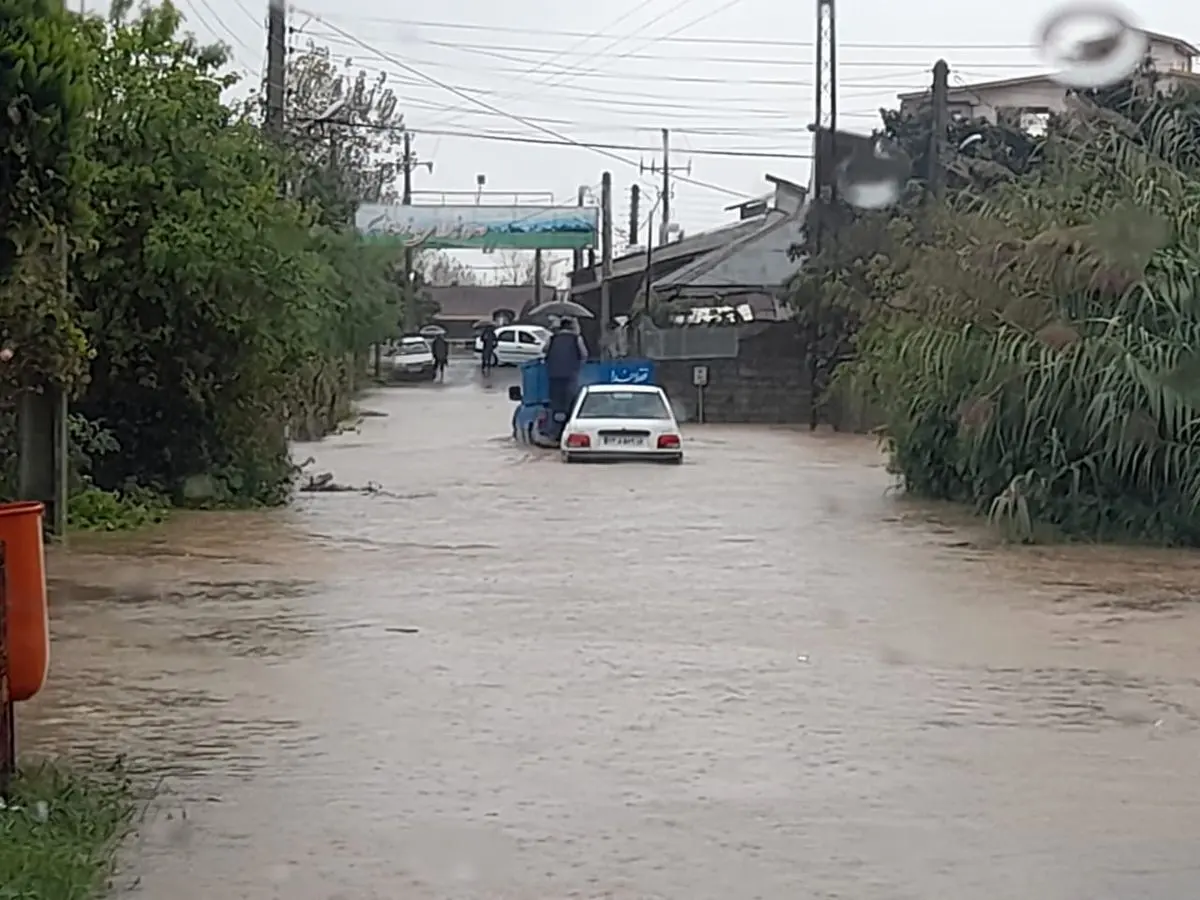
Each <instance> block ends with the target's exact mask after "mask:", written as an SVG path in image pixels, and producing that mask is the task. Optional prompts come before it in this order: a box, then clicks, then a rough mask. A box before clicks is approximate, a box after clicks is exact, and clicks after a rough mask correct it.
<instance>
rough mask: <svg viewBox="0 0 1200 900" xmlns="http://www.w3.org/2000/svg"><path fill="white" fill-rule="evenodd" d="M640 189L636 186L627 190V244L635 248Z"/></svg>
mask: <svg viewBox="0 0 1200 900" xmlns="http://www.w3.org/2000/svg"><path fill="white" fill-rule="evenodd" d="M641 195H642V189H641V188H640V187H638V186H637V185H636V184H635V185H634V186H633V187H631V188H630V189H629V243H630V245H631V246H637V242H638V202H639V200H640V199H641Z"/></svg>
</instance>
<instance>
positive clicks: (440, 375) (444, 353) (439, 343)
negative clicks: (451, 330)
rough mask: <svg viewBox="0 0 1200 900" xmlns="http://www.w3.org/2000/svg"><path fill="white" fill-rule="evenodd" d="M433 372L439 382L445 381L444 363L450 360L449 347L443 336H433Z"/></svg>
mask: <svg viewBox="0 0 1200 900" xmlns="http://www.w3.org/2000/svg"><path fill="white" fill-rule="evenodd" d="M431 349H432V350H433V371H434V373H435V374H436V376H437V379H438V380H439V381H445V380H446V362H447V360H449V359H450V345H449V344H448V343H447V342H446V336H445V335H444V334H438V335H434V338H433V347H432V348H431Z"/></svg>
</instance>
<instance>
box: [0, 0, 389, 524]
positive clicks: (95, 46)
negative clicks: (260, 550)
mask: <svg viewBox="0 0 1200 900" xmlns="http://www.w3.org/2000/svg"><path fill="white" fill-rule="evenodd" d="M34 5H35V4H33V3H31V2H30V3H27V4H25V6H27V7H28V9H27V10H24V11H25V12H26V13H29V14H32V11H33V7H34ZM16 6H20V4H17V3H16V2H15V0H0V10H4V9H8V8H9V7H16ZM39 9H40V7H39ZM47 9H50V7H49V6H47ZM54 9H59V7H57V6H56V7H54ZM127 11H128V5H127V4H121V5H118V6H117V7H115V8H114V11H113V16H112V19H111V21H109V22H104V21H101V20H99V19H96V18H90V19H86V20H84V19H79V18H78V17H64V16H62V15H60V14H58V13H55V14H54V15H50V14H49V13H47V15H48V16H49V18H48V19H47V22H48V24H38V23H33V24H29V23H27V22H25V19H18V20H17V25H12V24H11V23H10V25H9V26H8V33H10V34H13V35H15V39H17V41H18V45H19V49H20V50H21V52H20V53H18V55H19V56H20V55H22V54H23V55H24V56H29V55H30V54H31V53H34V52H35V51H39V50H40V49H44V46H43V45H44V43H45V41H46V40H48V39H49V38H48V37H47V35H49V34H50V32H49V31H47V30H46V29H48V28H51V27H52V26H53V27H59V28H60V29H61V30H62V33H63V35H64V39H63V43H62V46H63V47H64V48H65V49H64V53H65V52H67V51H69V52H70V53H71V54H73V55H72V56H70V59H72V60H79V61H80V63H79V65H78V66H77V67H76V68H75V69H71V68H70V67H68V66H66V64H65V63H63V64H62V66H61V67H60V68H62V69H63V71H64V72H68V73H69V74H70V75H71V77H72V78H74V79H75V81H69V80H64V79H65V76H64V78H60V79H58V81H54V82H53V84H52V85H51V87H53V88H54V90H50V89H49V88H48V89H46V90H44V91H43V92H42V94H41V95H38V96H39V97H42V98H43V102H44V105H45V106H46V107H47V108H48V109H59V108H61V110H64V111H65V112H61V113H59V117H60V118H62V117H63V116H68V114H69V116H68V118H69V121H71V122H73V121H74V118H71V117H78V115H79V112H80V111H81V110H82V111H84V112H85V113H86V116H85V117H86V119H87V121H88V123H89V128H88V129H86V131H85V132H84V137H85V138H86V143H85V144H84V145H83V146H82V147H80V146H78V141H76V142H75V143H72V144H69V147H68V149H67V150H62V149H61V148H60V149H59V150H58V152H59V156H61V160H59V157H53V156H49V155H48V156H47V159H48V160H49V161H50V162H56V161H58V162H60V163H61V164H60V165H59V170H61V172H60V173H59V174H57V175H56V180H55V181H54V182H53V184H54V185H59V184H66V185H68V186H69V190H64V191H63V192H60V194H61V195H60V194H51V193H50V192H49V190H48V189H43V188H40V187H39V189H38V190H39V191H40V193H37V194H36V196H35V197H34V199H38V198H42V197H45V198H49V199H48V200H47V206H46V210H47V211H45V212H41V213H39V215H40V219H39V221H48V222H60V221H64V218H65V217H66V216H67V215H68V212H69V209H70V203H69V201H70V202H75V201H77V200H80V199H82V201H83V203H84V204H85V210H86V215H85V216H80V217H77V219H76V226H77V231H76V234H75V239H74V241H73V246H72V249H73V253H72V255H71V259H70V268H69V285H70V288H71V292H70V293H67V292H64V291H63V274H64V273H63V256H62V255H61V254H59V253H57V252H55V250H56V249H57V248H55V247H52V246H49V245H48V244H46V242H45V241H43V243H42V244H41V245H38V246H36V247H34V246H32V245H31V247H30V248H28V249H27V251H26V252H23V253H22V254H20V255H19V256H18V257H17V259H16V261H15V267H14V269H13V273H12V274H11V276H10V277H9V278H7V279H0V299H2V298H3V297H4V296H6V295H7V294H12V295H13V296H14V297H20V298H21V301H20V302H22V303H24V308H26V313H27V314H26V315H24V318H22V317H17V319H18V320H19V321H21V322H24V323H26V324H23V325H22V326H21V327H22V328H23V329H24V331H23V332H20V333H18V334H17V335H16V340H15V343H16V347H17V356H18V359H19V360H22V365H23V366H24V371H25V373H26V376H27V377H26V378H25V381H26V382H32V383H36V382H37V381H38V380H40V379H44V378H47V377H59V378H62V379H63V380H70V379H74V380H75V381H76V382H77V385H78V396H77V397H76V398H75V401H74V409H75V410H76V411H77V412H78V413H79V414H80V415H81V416H82V417H83V419H84V420H86V421H88V422H92V423H103V433H104V435H105V440H106V441H107V442H108V444H109V445H107V446H105V447H103V448H97V446H96V445H95V441H94V439H95V438H96V435H91V436H90V438H88V440H90V441H91V449H90V450H89V451H87V454H86V455H87V457H88V458H87V459H86V461H85V460H82V459H76V460H75V463H76V470H77V471H78V472H79V473H80V478H79V480H78V483H77V484H76V488H77V491H78V493H77V496H76V498H75V500H74V501H73V504H72V508H71V511H72V516H73V518H74V520H75V521H76V524H78V525H80V526H81V527H105V528H111V527H124V526H125V524H126V523H138V522H143V521H152V520H155V519H157V518H158V517H159V516H160V515H161V508H160V507H161V504H160V503H159V502H158V501H157V499H156V498H157V497H158V496H160V495H165V496H168V497H170V498H171V499H172V500H174V501H176V502H183V501H185V500H190V499H191V498H190V497H187V496H185V494H186V493H187V492H186V491H185V486H186V485H188V484H195V483H196V480H197V479H198V478H201V477H204V478H210V479H214V480H215V483H216V487H215V488H214V490H213V491H212V492H210V498H209V499H211V497H220V498H221V499H222V502H226V503H232V504H240V503H250V504H259V503H277V502H280V501H282V500H284V499H286V497H287V496H288V485H289V483H290V477H291V475H292V466H291V463H290V460H289V458H288V449H287V441H286V439H285V432H286V426H287V424H288V423H289V420H290V419H291V417H292V415H293V413H294V411H296V410H301V409H303V410H305V411H306V412H312V410H311V409H309V408H310V407H311V406H313V404H314V403H317V400H316V398H315V397H314V396H313V390H312V388H313V383H312V373H313V372H314V371H320V372H322V373H330V372H337V373H339V374H340V377H342V378H343V379H344V383H343V384H342V385H339V388H340V389H341V392H344V391H345V390H348V389H349V387H348V381H349V373H350V367H349V366H347V365H346V361H347V360H349V359H352V358H354V357H355V356H356V355H357V356H363V355H365V353H366V351H367V349H368V347H369V346H370V345H371V344H373V343H374V342H376V341H378V340H381V339H385V338H387V337H390V336H392V335H393V334H394V333H395V331H396V330H397V328H398V322H399V321H400V320H401V318H402V314H403V308H404V303H405V297H404V296H403V293H402V290H401V288H400V284H401V282H402V277H401V273H400V272H398V271H397V266H398V263H399V260H398V258H397V254H396V252H395V251H389V250H388V249H387V248H385V247H380V246H377V245H367V244H366V243H365V242H362V241H360V240H359V239H358V238H357V236H356V235H355V234H353V232H352V231H349V230H347V229H346V227H345V226H344V225H342V224H340V222H339V221H338V220H336V219H333V220H331V219H330V217H329V215H328V203H329V200H328V198H327V197H325V196H320V197H308V198H305V197H301V198H299V199H297V200H294V201H289V200H287V199H283V198H281V196H280V185H281V183H282V182H283V177H282V176H283V173H284V171H288V173H289V180H291V178H292V176H296V179H295V180H296V181H297V182H299V183H307V182H308V181H309V180H311V179H309V178H308V176H307V174H306V172H305V171H304V170H303V168H301V169H300V170H299V171H297V170H296V167H297V166H300V167H303V166H305V165H308V164H309V163H306V162H305V160H304V159H302V158H297V157H296V155H295V154H294V153H287V152H285V150H283V149H281V148H277V147H275V146H273V145H272V144H271V143H270V142H268V141H267V140H266V139H265V136H264V135H263V134H262V133H261V132H260V131H259V130H258V129H257V128H256V127H255V126H254V124H253V123H252V122H250V121H248V120H247V119H246V118H245V117H243V116H239V115H236V114H235V113H234V112H233V111H231V110H230V109H229V108H227V107H226V106H224V105H223V104H222V101H221V93H222V91H223V90H224V89H225V88H226V87H228V86H229V85H230V84H232V82H233V79H232V77H231V76H228V75H226V74H223V64H224V58H223V53H222V52H221V51H220V50H219V49H214V48H206V47H201V46H199V45H197V44H196V43H195V41H193V40H192V39H191V38H190V37H187V36H184V35H182V34H181V33H180V30H179V29H180V18H179V14H178V13H177V12H176V11H175V9H174V8H173V7H171V6H169V5H168V6H162V7H156V8H149V7H148V8H145V9H143V10H142V11H141V13H140V15H139V16H138V17H137V18H135V19H131V20H130V19H126V18H125V14H126V12H127ZM18 25H19V26H21V27H24V28H25V30H24V31H21V30H20V28H19V27H18ZM0 27H4V26H3V20H0ZM21 41H25V42H26V43H29V44H30V45H31V47H32V49H29V48H25V47H24V46H23V45H21V44H20V42H21ZM53 71H54V72H57V71H58V69H54V70H53ZM0 77H3V76H0ZM10 80H11V79H10ZM60 82H62V84H60ZM77 82H78V83H77ZM18 87H20V85H18ZM0 88H2V89H4V90H8V89H9V88H10V84H9V82H0ZM0 99H5V100H6V101H7V95H4V96H0ZM373 102H374V104H375V106H376V107H378V106H380V104H383V105H384V106H386V104H387V102H392V103H393V105H394V100H393V101H387V98H386V97H385V96H382V95H381V97H380V98H378V99H377V101H373ZM2 105H3V104H0V106H2ZM26 105H28V104H26ZM23 108H24V107H22V109H23ZM385 112H386V109H385ZM53 121H58V120H53ZM62 130H63V129H60V131H62ZM48 134H50V136H51V137H53V136H54V134H55V132H48ZM75 134H76V133H75V131H72V132H71V137H72V139H74V138H75ZM48 140H49V138H47V141H48ZM59 143H60V144H62V145H63V146H67V143H66V142H65V138H64V139H62V140H60V142H59ZM55 146H58V145H55ZM47 153H49V151H47ZM5 158H6V160H7V161H8V162H9V170H10V171H15V169H16V163H15V162H14V160H17V161H18V162H19V159H18V157H17V154H16V151H13V153H11V154H10V156H9V157H5ZM83 158H86V162H85V163H81V162H79V160H80V159H83ZM311 164H312V165H314V166H315V165H322V166H323V165H324V164H325V163H324V162H323V161H319V160H316V161H313V162H312V163H311ZM286 167H290V168H286ZM59 170H56V171H59ZM10 180H11V181H13V183H23V182H22V180H21V178H20V177H18V176H11V177H10ZM25 180H26V181H27V180H28V177H26V178H25ZM31 190H32V189H31ZM23 196H24V195H22V197H23ZM30 196H34V195H33V194H31V195H30ZM49 200H54V203H53V204H51V203H49ZM339 202H341V201H339ZM322 204H324V205H322ZM35 218H36V217H35ZM342 218H343V219H344V217H342ZM80 228H85V229H86V232H80V231H79V230H78V229H80ZM72 294H73V295H74V296H71V295H72ZM12 302H13V303H15V302H16V301H15V300H14V301H12ZM11 320H12V317H8V321H11ZM0 321H5V320H0ZM29 323H32V324H29ZM6 324H7V322H6ZM38 329H41V331H38ZM39 335H43V336H44V339H42V340H41V341H40V343H39V342H38V341H34V340H32V339H31V337H37V336H39ZM51 338H54V340H51ZM43 345H45V346H47V347H50V349H51V350H54V351H56V353H57V355H55V354H54V353H50V352H47V353H43V352H41V350H40V349H39V348H41V347H42V346H43ZM64 360H65V361H66V362H64ZM67 363H70V364H71V365H73V368H72V367H71V365H67ZM85 372H86V375H87V377H86V378H84V379H79V378H78V376H79V375H81V374H84V373H85ZM19 386H20V384H19V383H16V382H14V383H12V384H10V385H9V389H10V391H11V390H15V389H17V388H18V387H19ZM332 393H334V394H337V393H339V391H333V392H332ZM332 415H334V412H333V410H332V409H330V410H317V412H316V416H317V419H318V420H320V421H322V422H324V421H326V420H328V419H329V418H330V417H331V416H332ZM326 427H327V426H326ZM74 436H75V437H76V438H77V440H76V442H75V443H76V445H77V446H80V441H81V440H83V436H82V435H81V434H76V435H74ZM86 442H87V441H84V443H86ZM147 492H149V493H147ZM101 523H107V524H101Z"/></svg>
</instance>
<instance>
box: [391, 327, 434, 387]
mask: <svg viewBox="0 0 1200 900" xmlns="http://www.w3.org/2000/svg"><path fill="white" fill-rule="evenodd" d="M387 359H388V360H389V363H390V365H391V369H392V375H393V377H404V378H430V379H432V378H434V377H435V376H436V375H437V367H436V366H435V365H434V362H433V348H432V347H431V346H430V345H429V341H427V340H425V338H423V337H404V338H401V339H400V343H398V344H396V345H394V346H393V347H392V348H391V349H390V350H389V351H388V354H387Z"/></svg>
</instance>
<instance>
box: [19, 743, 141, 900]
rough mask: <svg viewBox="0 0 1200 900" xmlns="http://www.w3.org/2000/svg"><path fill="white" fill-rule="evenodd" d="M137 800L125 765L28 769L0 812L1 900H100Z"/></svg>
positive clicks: (106, 888) (48, 766) (131, 819)
mask: <svg viewBox="0 0 1200 900" xmlns="http://www.w3.org/2000/svg"><path fill="white" fill-rule="evenodd" d="M136 810H137V802H136V799H135V796H134V792H133V789H132V786H131V783H130V781H129V778H128V777H127V775H126V774H125V771H124V769H123V768H122V767H121V766H120V765H114V766H111V767H109V768H107V769H105V770H103V771H99V772H92V773H87V774H83V773H79V772H70V771H66V770H63V769H60V768H56V767H54V766H50V765H43V766H40V767H36V768H32V769H27V770H26V771H25V772H23V773H22V774H21V775H20V776H19V777H18V778H17V780H16V781H15V782H14V784H13V796H12V802H11V804H10V806H9V808H7V809H0V897H3V898H14V900H16V898H21V900H96V898H100V897H104V896H106V895H107V894H108V892H109V887H110V883H111V880H112V876H113V872H114V869H115V865H116V857H117V852H118V850H119V848H120V845H121V843H122V841H123V840H124V839H125V837H126V836H127V835H128V834H129V833H130V832H131V830H132V829H133V827H134V818H135V814H136Z"/></svg>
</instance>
